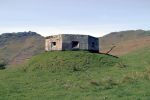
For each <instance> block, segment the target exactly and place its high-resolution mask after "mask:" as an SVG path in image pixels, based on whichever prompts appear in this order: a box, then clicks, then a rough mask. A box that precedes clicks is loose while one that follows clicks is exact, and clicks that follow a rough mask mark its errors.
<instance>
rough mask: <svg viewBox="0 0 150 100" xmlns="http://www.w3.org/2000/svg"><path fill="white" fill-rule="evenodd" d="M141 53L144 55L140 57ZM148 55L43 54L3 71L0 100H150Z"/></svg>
mask: <svg viewBox="0 0 150 100" xmlns="http://www.w3.org/2000/svg"><path fill="white" fill-rule="evenodd" d="M139 52H140V53H141V54H143V53H144V54H143V56H141V57H139V58H138V57H137V54H139ZM148 54H150V52H149V49H148V48H147V49H145V50H140V51H138V52H137V53H135V54H130V55H127V56H123V57H122V58H121V59H117V58H114V57H111V56H107V55H103V54H96V53H89V52H85V51H63V52H47V53H43V54H41V55H38V56H35V57H33V58H32V59H31V60H30V61H29V62H28V63H27V64H25V65H24V66H23V67H22V68H19V69H6V70H1V71H0V81H1V82H0V100H10V99H11V100H20V99H21V100H31V99H32V100H41V99H42V100H48V99H51V100H70V99H71V100H91V99H93V100H148V99H149V98H150V95H149V94H150V92H149V89H148V88H147V87H149V86H150V84H149V82H150V69H149V67H150V66H149V63H150V62H149V59H147V57H148V56H147V55H148ZM142 58H143V59H142ZM133 60H134V61H133ZM132 61H133V62H132ZM145 61H146V62H145ZM124 63H126V64H124ZM140 64H141V65H143V64H144V65H143V66H140Z"/></svg>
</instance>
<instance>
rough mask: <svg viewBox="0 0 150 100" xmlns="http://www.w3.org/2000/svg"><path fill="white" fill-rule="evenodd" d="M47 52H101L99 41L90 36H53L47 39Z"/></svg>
mask: <svg viewBox="0 0 150 100" xmlns="http://www.w3.org/2000/svg"><path fill="white" fill-rule="evenodd" d="M45 50H46V51H55V50H90V51H96V52H99V39H98V38H96V37H92V36H89V35H73V34H61V35H53V36H49V37H46V39H45Z"/></svg>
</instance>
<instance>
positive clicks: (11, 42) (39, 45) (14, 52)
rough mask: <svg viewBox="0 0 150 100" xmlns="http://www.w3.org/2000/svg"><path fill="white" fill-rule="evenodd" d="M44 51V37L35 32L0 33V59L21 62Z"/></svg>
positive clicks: (12, 62) (14, 62)
mask: <svg viewBox="0 0 150 100" xmlns="http://www.w3.org/2000/svg"><path fill="white" fill-rule="evenodd" d="M43 51H44V37H42V36H41V35H39V34H37V33H36V32H30V31H29V32H18V33H4V34H2V35H0V61H1V62H3V61H4V62H6V63H9V64H19V63H23V62H24V61H25V60H27V59H29V58H31V57H32V56H33V55H36V54H39V53H41V52H43Z"/></svg>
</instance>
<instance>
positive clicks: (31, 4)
mask: <svg viewBox="0 0 150 100" xmlns="http://www.w3.org/2000/svg"><path fill="white" fill-rule="evenodd" d="M149 12H150V0H0V33H5V32H18V31H35V32H38V33H39V34H41V35H43V36H48V35H52V34H62V33H66V34H89V35H94V36H103V35H105V34H108V33H109V32H113V31H122V30H132V29H134V30H135V29H145V30H149V27H150V13H149Z"/></svg>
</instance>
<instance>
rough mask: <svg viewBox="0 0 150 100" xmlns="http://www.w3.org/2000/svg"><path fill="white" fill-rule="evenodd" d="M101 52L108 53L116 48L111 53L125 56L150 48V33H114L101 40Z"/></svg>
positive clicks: (132, 31) (131, 31) (134, 31)
mask: <svg viewBox="0 0 150 100" xmlns="http://www.w3.org/2000/svg"><path fill="white" fill-rule="evenodd" d="M100 40H101V41H100V42H101V47H102V48H101V52H106V51H108V50H109V49H110V48H111V47H112V46H116V47H115V49H113V51H112V52H111V54H113V55H124V54H127V53H130V52H133V51H135V50H137V49H140V48H145V47H146V46H150V31H144V30H130V31H121V32H112V33H110V34H108V35H106V36H104V37H101V38H100Z"/></svg>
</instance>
